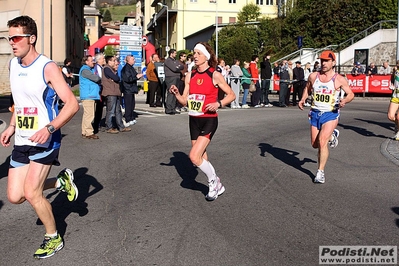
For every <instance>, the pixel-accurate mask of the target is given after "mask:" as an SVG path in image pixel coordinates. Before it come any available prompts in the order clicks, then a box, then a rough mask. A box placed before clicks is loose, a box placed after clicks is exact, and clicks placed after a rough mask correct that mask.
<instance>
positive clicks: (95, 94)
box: [79, 55, 101, 139]
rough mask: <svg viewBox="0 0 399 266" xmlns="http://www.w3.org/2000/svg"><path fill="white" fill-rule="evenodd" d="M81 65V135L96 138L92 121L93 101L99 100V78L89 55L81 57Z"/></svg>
mask: <svg viewBox="0 0 399 266" xmlns="http://www.w3.org/2000/svg"><path fill="white" fill-rule="evenodd" d="M82 63H83V66H82V67H81V68H80V71H79V90H80V100H81V101H82V106H83V117H82V137H83V138H86V139H98V136H97V135H96V134H94V130H93V125H92V122H93V120H94V111H95V101H96V100H100V85H99V84H100V83H101V78H100V77H99V76H97V75H96V74H94V72H93V67H94V61H93V57H92V56H91V55H86V56H84V57H83V59H82Z"/></svg>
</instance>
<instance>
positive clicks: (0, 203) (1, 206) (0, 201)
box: [0, 200, 4, 210]
mask: <svg viewBox="0 0 399 266" xmlns="http://www.w3.org/2000/svg"><path fill="white" fill-rule="evenodd" d="M3 205H4V203H3V201H2V200H0V210H1V208H3Z"/></svg>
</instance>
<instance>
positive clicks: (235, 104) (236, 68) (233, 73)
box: [230, 59, 243, 109]
mask: <svg viewBox="0 0 399 266" xmlns="http://www.w3.org/2000/svg"><path fill="white" fill-rule="evenodd" d="M242 75H243V74H242V71H241V68H240V61H239V60H238V59H234V60H233V65H232V66H231V70H230V86H231V89H232V90H233V92H234V94H235V95H236V98H235V100H234V101H232V102H231V104H230V106H231V108H233V109H236V108H241V106H240V104H239V98H240V85H241V77H242Z"/></svg>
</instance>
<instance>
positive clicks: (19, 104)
mask: <svg viewBox="0 0 399 266" xmlns="http://www.w3.org/2000/svg"><path fill="white" fill-rule="evenodd" d="M49 62H51V60H50V59H48V58H47V57H45V56H43V55H39V56H38V57H37V58H36V59H35V61H34V62H33V63H32V64H30V65H29V66H22V65H21V64H20V62H19V58H17V57H15V58H13V59H12V60H11V62H10V85H11V93H12V96H13V99H14V112H15V119H16V121H15V123H16V128H15V145H18V146H21V145H28V146H38V147H46V148H47V147H49V146H54V145H55V148H56V147H57V146H59V143H54V139H53V138H54V136H53V135H51V136H50V138H49V139H48V141H47V142H46V143H44V144H38V143H33V142H31V141H30V140H29V137H31V136H32V135H33V134H34V133H35V132H36V131H38V130H40V129H42V128H43V127H45V126H46V125H47V124H48V123H49V122H50V121H52V120H53V119H54V118H55V117H56V116H57V114H58V110H56V102H57V95H56V93H55V91H54V90H53V89H52V88H50V87H49V86H48V85H47V84H46V82H45V79H44V67H45V66H46V65H47V64H48V63H49ZM56 142H58V140H57V141H56Z"/></svg>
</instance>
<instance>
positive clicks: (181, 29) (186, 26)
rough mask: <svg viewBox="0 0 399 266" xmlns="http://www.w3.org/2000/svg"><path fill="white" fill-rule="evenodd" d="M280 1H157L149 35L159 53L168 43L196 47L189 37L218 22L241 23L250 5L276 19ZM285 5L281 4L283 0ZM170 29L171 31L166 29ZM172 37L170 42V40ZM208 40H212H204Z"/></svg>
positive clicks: (172, 45) (184, 47)
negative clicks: (243, 12)
mask: <svg viewBox="0 0 399 266" xmlns="http://www.w3.org/2000/svg"><path fill="white" fill-rule="evenodd" d="M278 2H279V0H254V1H249V0H163V1H160V0H154V1H153V2H152V3H151V7H153V8H154V13H153V14H146V16H147V17H148V16H151V19H150V21H149V23H148V24H147V26H146V27H147V30H148V32H149V33H148V34H147V35H148V37H149V39H150V40H151V42H153V43H154V45H155V46H156V47H159V48H160V49H159V50H158V52H161V54H162V52H163V53H165V47H166V43H168V46H169V47H170V48H173V49H176V50H181V49H192V48H193V47H186V41H185V38H186V37H187V36H192V35H193V34H194V33H196V32H200V31H201V30H203V29H205V28H207V27H209V26H212V25H215V27H216V26H217V25H218V24H220V25H222V24H224V25H226V24H230V23H236V22H237V15H238V13H239V12H240V10H241V9H242V8H243V7H244V6H245V5H247V4H250V3H254V4H256V5H258V6H259V8H260V12H261V16H264V17H270V18H274V17H277V14H278ZM280 4H281V3H280ZM166 28H168V32H167V31H166ZM166 39H168V42H166ZM203 41H208V40H203Z"/></svg>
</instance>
